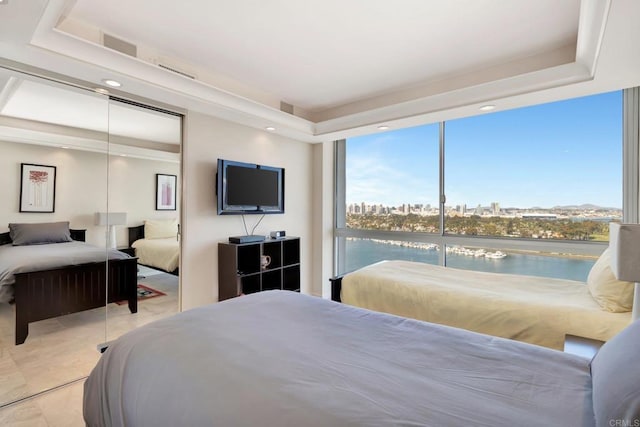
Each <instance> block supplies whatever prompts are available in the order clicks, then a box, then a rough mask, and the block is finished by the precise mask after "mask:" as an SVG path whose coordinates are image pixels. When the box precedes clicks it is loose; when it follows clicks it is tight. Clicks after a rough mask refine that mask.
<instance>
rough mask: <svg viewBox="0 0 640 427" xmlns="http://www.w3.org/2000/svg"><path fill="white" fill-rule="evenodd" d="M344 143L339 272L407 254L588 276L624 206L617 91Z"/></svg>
mask: <svg viewBox="0 0 640 427" xmlns="http://www.w3.org/2000/svg"><path fill="white" fill-rule="evenodd" d="M441 140H442V144H441V145H440V141H441ZM343 144H344V147H343V150H344V151H343V159H344V161H343V163H342V165H340V161H339V164H338V168H340V167H344V180H343V181H341V180H340V179H338V185H343V186H344V200H343V201H342V202H343V203H344V212H345V213H344V216H343V217H342V216H341V215H338V227H337V230H336V236H337V242H338V246H337V247H338V250H339V253H338V260H339V268H338V270H339V271H338V272H339V273H344V272H347V271H351V270H353V269H355V268H359V267H361V266H363V265H366V264H369V263H372V262H376V261H379V260H381V259H411V260H418V261H422V262H428V263H439V264H446V265H448V266H451V267H457V268H466V269H475V270H483V271H495V272H503V273H518V274H531V275H539V276H549V277H559V278H566V279H573V280H582V281H584V280H586V276H587V274H588V272H589V269H590V267H591V265H592V264H593V262H595V259H596V258H597V255H598V254H599V253H600V252H601V251H602V250H603V249H604V247H605V243H606V241H607V239H608V224H609V222H610V221H618V220H620V219H621V216H622V93H621V92H612V93H605V94H599V95H594V96H589V97H584V98H578V99H572V100H567V101H560V102H554V103H550V104H544V105H538V106H533V107H527V108H521V109H516V110H510V111H504V112H496V113H489V114H483V115H479V116H475V117H469V118H463V119H458V120H453V121H450V122H446V123H443V124H441V125H440V124H432V125H427V126H421V127H415V128H410V129H403V130H395V131H389V132H384V133H379V134H375V135H367V136H361V137H358V138H352V139H348V140H346V141H344V142H343ZM338 158H339V159H340V156H339V157H338ZM441 164H442V165H443V167H442V168H441V167H440V165H441ZM441 182H443V183H444V191H443V194H440V191H439V188H440V183H441ZM338 194H340V192H338ZM441 197H443V200H446V202H445V203H444V204H442V205H441V204H440V200H441ZM338 202H340V200H338ZM441 224H443V225H444V227H441Z"/></svg>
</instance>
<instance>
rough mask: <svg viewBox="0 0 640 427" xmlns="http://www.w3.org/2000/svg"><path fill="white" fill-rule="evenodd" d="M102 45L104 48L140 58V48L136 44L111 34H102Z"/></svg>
mask: <svg viewBox="0 0 640 427" xmlns="http://www.w3.org/2000/svg"><path fill="white" fill-rule="evenodd" d="M102 44H103V45H104V47H108V48H109V49H113V50H117V51H118V52H120V53H124V54H125V55H129V56H133V57H134V58H137V57H138V47H137V46H136V45H135V44H133V43H129V42H127V41H124V40H122V39H119V38H117V37H113V36H110V35H109V34H104V33H103V34H102Z"/></svg>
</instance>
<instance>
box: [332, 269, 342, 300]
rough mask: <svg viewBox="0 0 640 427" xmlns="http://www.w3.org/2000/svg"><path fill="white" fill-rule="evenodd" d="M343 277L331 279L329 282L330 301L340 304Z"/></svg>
mask: <svg viewBox="0 0 640 427" xmlns="http://www.w3.org/2000/svg"><path fill="white" fill-rule="evenodd" d="M343 277H344V275H341V276H336V277H332V278H330V279H329V281H330V282H331V301H336V302H342V297H341V296H340V292H342V278H343Z"/></svg>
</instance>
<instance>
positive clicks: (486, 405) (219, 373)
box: [84, 291, 594, 427]
mask: <svg viewBox="0 0 640 427" xmlns="http://www.w3.org/2000/svg"><path fill="white" fill-rule="evenodd" d="M84 387H85V388H84V417H85V420H86V422H87V425H89V426H114V427H117V426H193V427H198V426H223V427H227V426H261V427H262V426H263V427H270V426H277V427H286V426H291V427H315V426H318V427H333V426H434V427H442V426H448V427H455V426H465V427H468V426H520V425H526V426H530V427H535V426H544V427H549V426H593V425H594V416H593V407H592V403H591V377H590V374H589V360H588V359H583V358H580V357H578V356H573V355H570V354H566V353H562V352H558V351H554V350H550V349H547V348H543V347H538V346H532V345H528V344H525V343H519V342H516V341H509V340H504V339H501V338H494V337H490V336H486V335H480V334H474V333H471V332H468V331H463V330H460V329H455V328H449V327H446V326H441V325H435V324H428V323H425V322H419V321H416V320H410V319H405V318H401V317H396V316H390V315H387V314H383V313H376V312H372V311H368V310H362V309H358V308H355V307H350V306H348V305H345V304H338V303H335V302H332V301H327V300H323V299H320V298H317V297H311V296H307V295H300V294H298V293H294V292H288V291H268V292H260V293H256V294H251V295H247V296H243V297H238V298H233V299H230V300H227V301H224V302H221V303H217V304H212V305H209V306H206V307H201V308H196V309H192V310H189V311H186V312H183V313H180V314H178V315H175V316H173V317H171V318H168V319H163V320H159V321H156V322H154V323H151V324H148V325H146V326H143V327H141V328H138V329H136V330H134V331H132V332H130V333H128V334H126V335H124V336H122V337H120V338H119V339H118V340H116V341H115V342H114V343H112V344H111V345H110V346H109V348H108V350H107V351H106V352H105V353H104V354H103V355H102V357H101V359H100V361H99V362H98V364H97V366H96V367H95V368H94V369H93V371H92V373H91V375H90V376H89V378H88V379H87V381H86V382H85V386H84Z"/></svg>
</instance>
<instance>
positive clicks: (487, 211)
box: [347, 202, 622, 217]
mask: <svg viewBox="0 0 640 427" xmlns="http://www.w3.org/2000/svg"><path fill="white" fill-rule="evenodd" d="M347 213H352V214H354V213H355V214H361V213H373V214H390V213H392V214H407V213H418V214H423V215H425V214H428V215H438V213H439V206H438V205H430V204H422V203H402V204H400V205H384V204H372V203H367V202H360V203H348V204H347ZM445 213H446V214H452V213H454V214H458V215H466V216H470V215H482V216H486V215H489V216H513V215H515V214H524V215H531V216H538V217H544V216H545V215H547V216H548V217H558V216H572V217H576V216H583V217H588V216H594V217H601V216H602V214H603V213H606V214H607V215H605V216H612V217H618V216H620V217H621V216H622V209H621V208H616V207H608V206H597V205H592V204H584V205H578V206H575V205H565V206H553V207H551V208H541V207H536V206H533V207H516V206H501V204H500V203H499V202H491V203H490V204H486V205H477V206H468V205H467V204H462V205H455V206H449V205H446V204H445Z"/></svg>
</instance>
